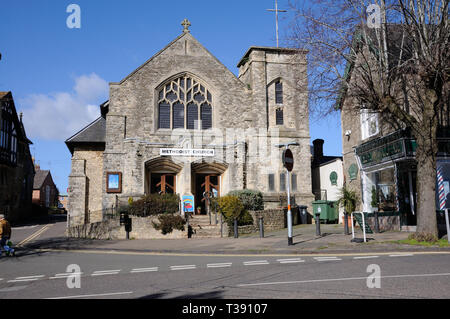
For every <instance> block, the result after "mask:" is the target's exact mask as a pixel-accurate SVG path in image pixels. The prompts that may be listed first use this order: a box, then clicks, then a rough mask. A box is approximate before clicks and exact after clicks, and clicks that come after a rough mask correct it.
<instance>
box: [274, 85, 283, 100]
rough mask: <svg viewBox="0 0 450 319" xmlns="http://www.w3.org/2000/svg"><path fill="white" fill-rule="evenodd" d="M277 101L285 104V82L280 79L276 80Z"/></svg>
mask: <svg viewBox="0 0 450 319" xmlns="http://www.w3.org/2000/svg"><path fill="white" fill-rule="evenodd" d="M275 103H276V104H283V83H282V82H281V81H280V80H278V81H277V82H275Z"/></svg>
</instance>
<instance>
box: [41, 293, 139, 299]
mask: <svg viewBox="0 0 450 319" xmlns="http://www.w3.org/2000/svg"><path fill="white" fill-rule="evenodd" d="M132 293H133V292H132V291H127V292H114V293H106V294H96V295H79V296H68V297H54V298H46V299H75V298H92V297H106V296H117V295H130V294H132Z"/></svg>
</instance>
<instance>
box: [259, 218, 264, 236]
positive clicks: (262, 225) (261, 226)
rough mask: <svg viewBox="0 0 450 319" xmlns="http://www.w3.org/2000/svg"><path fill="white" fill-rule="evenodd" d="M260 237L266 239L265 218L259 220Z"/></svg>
mask: <svg viewBox="0 0 450 319" xmlns="http://www.w3.org/2000/svg"><path fill="white" fill-rule="evenodd" d="M259 237H260V238H264V218H262V217H260V218H259Z"/></svg>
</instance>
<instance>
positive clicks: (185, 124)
mask: <svg viewBox="0 0 450 319" xmlns="http://www.w3.org/2000/svg"><path fill="white" fill-rule="evenodd" d="M158 98H159V100H158V112H159V114H158V128H159V129H177V128H184V129H188V130H194V129H202V130H208V129H211V128H212V113H213V112H212V94H211V92H210V91H209V90H208V89H207V88H206V87H205V86H204V85H203V84H200V83H199V82H198V81H197V80H195V79H194V78H191V77H189V76H183V77H179V78H178V79H175V80H172V81H170V83H166V84H165V85H164V86H163V87H162V89H161V90H160V91H159V92H158ZM198 123H201V125H199V124H198Z"/></svg>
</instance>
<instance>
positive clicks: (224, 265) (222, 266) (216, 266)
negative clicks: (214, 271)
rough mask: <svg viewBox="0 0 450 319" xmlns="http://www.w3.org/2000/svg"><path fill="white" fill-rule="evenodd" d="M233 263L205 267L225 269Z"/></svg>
mask: <svg viewBox="0 0 450 319" xmlns="http://www.w3.org/2000/svg"><path fill="white" fill-rule="evenodd" d="M232 264H233V263H220V264H208V265H206V267H208V268H225V267H231V265H232Z"/></svg>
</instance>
